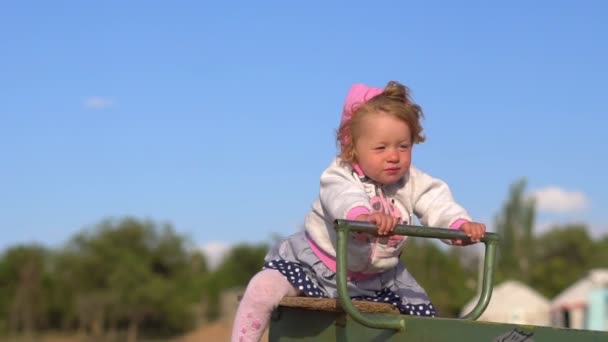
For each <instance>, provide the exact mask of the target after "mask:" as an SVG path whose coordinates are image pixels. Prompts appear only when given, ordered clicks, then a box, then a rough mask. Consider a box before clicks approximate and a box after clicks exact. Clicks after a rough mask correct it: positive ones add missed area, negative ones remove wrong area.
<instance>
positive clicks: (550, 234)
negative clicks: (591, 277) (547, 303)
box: [530, 224, 605, 298]
mask: <svg viewBox="0 0 608 342" xmlns="http://www.w3.org/2000/svg"><path fill="white" fill-rule="evenodd" d="M534 246H535V248H534V263H533V267H532V273H531V279H530V283H531V284H534V287H535V288H536V289H537V290H538V291H540V292H541V293H542V294H544V295H545V296H547V297H548V298H552V297H554V296H555V295H557V294H558V293H559V292H561V291H563V290H564V289H565V288H566V287H568V286H570V285H572V283H574V282H575V281H577V280H579V279H580V278H582V277H584V276H585V273H587V271H588V270H589V269H590V268H592V266H593V261H594V255H595V251H596V245H595V244H594V242H593V240H592V239H591V237H590V236H589V233H588V232H587V228H586V227H585V226H584V225H580V224H573V225H565V226H557V227H553V228H552V229H550V230H548V231H547V232H546V233H544V234H542V235H541V236H539V237H538V238H537V240H536V243H535V245H534ZM604 265H605V264H604Z"/></svg>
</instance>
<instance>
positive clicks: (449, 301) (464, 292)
mask: <svg viewBox="0 0 608 342" xmlns="http://www.w3.org/2000/svg"><path fill="white" fill-rule="evenodd" d="M447 248H448V250H447V251H446V250H442V249H441V248H439V247H438V246H437V244H436V243H435V242H432V241H430V240H428V239H426V240H425V239H418V238H410V241H408V243H407V245H406V247H405V249H404V250H403V254H402V256H401V258H402V260H403V262H404V264H405V265H406V267H407V269H408V271H410V273H412V275H413V276H414V277H415V278H416V280H417V281H418V283H419V284H420V285H421V286H422V287H423V288H424V289H425V290H426V291H427V294H428V295H429V297H430V298H431V301H432V303H433V305H435V307H436V308H437V311H438V314H439V315H440V316H444V317H457V316H458V313H459V312H460V310H461V308H462V306H463V305H464V304H465V303H466V301H468V300H469V299H470V298H471V297H472V296H473V295H474V294H475V288H474V287H471V286H467V284H471V282H473V283H474V279H475V273H471V272H467V271H466V270H465V269H464V268H463V267H462V264H461V262H460V260H461V253H462V247H447ZM465 248H469V247H465Z"/></svg>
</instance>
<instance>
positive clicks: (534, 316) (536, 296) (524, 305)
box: [461, 280, 551, 326]
mask: <svg viewBox="0 0 608 342" xmlns="http://www.w3.org/2000/svg"><path fill="white" fill-rule="evenodd" d="M477 298H478V297H476V298H474V299H473V300H471V301H470V302H468V303H467V304H466V305H465V306H464V308H463V309H462V312H461V316H462V315H465V314H467V313H469V312H471V310H473V308H474V307H475V304H477ZM549 312H550V301H549V300H548V299H547V298H545V297H544V296H543V295H541V294H540V293H538V292H537V291H535V290H534V289H532V288H530V287H529V286H527V285H525V284H523V283H521V282H518V281H514V280H510V281H506V282H504V283H501V284H500V285H497V286H495V287H494V289H493V291H492V297H491V299H490V303H489V304H488V307H487V308H486V310H485V311H484V313H483V314H482V315H481V317H479V319H478V320H479V321H487V322H499V323H513V324H530V325H540V326H550V324H551V319H550V314H549Z"/></svg>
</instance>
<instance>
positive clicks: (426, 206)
mask: <svg viewBox="0 0 608 342" xmlns="http://www.w3.org/2000/svg"><path fill="white" fill-rule="evenodd" d="M421 119H422V111H421V109H420V107H419V106H418V105H417V104H415V103H413V102H412V101H411V99H410V96H409V94H408V89H407V88H406V87H404V86H403V85H401V84H399V83H397V82H389V83H388V85H387V86H386V87H385V88H384V89H379V88H372V87H368V86H365V85H362V84H356V85H354V86H353V87H351V89H350V90H349V92H348V95H347V97H346V101H345V104H344V110H343V112H342V120H341V123H340V128H339V129H338V134H337V139H338V142H339V145H340V153H339V156H338V157H336V158H335V159H334V160H333V161H332V163H331V164H330V165H329V167H328V168H327V169H326V170H325V171H324V172H323V174H322V175H321V188H320V194H319V197H318V198H317V200H316V201H315V202H314V203H313V205H312V210H311V212H310V213H309V214H308V216H307V217H306V220H305V227H306V229H305V231H304V232H301V233H297V234H295V235H292V236H290V237H288V238H286V239H285V240H283V241H282V242H280V243H279V244H278V245H277V246H275V247H274V248H273V249H272V250H271V251H270V252H269V253H268V255H267V256H266V258H265V261H266V262H265V264H264V269H263V270H262V271H260V272H259V273H258V274H256V275H255V276H254V277H253V278H252V279H251V281H250V282H249V285H248V286H247V289H246V291H245V295H244V296H243V299H242V301H241V303H240V305H239V308H238V310H237V314H236V317H235V321H234V326H233V330H232V341H239V342H244V341H258V340H259V339H260V337H261V336H262V333H263V332H264V330H265V328H266V326H267V325H268V320H269V317H270V313H271V312H272V310H273V309H274V308H275V307H276V306H277V305H278V303H279V301H280V300H281V299H282V298H283V297H285V296H298V295H303V296H309V297H329V298H336V297H338V291H337V288H336V259H335V257H336V249H335V246H336V233H335V231H334V220H335V219H349V220H359V221H367V222H370V223H373V224H375V225H376V227H377V228H378V235H377V236H376V235H369V234H365V233H355V234H352V240H351V241H350V242H349V250H348V267H347V268H348V291H349V295H350V296H351V297H352V298H357V299H365V300H372V301H382V302H389V303H392V304H393V305H394V306H396V307H397V308H398V309H399V311H400V312H401V313H402V314H405V315H419V316H434V315H435V308H434V307H433V305H432V304H431V302H430V300H429V298H428V296H427V294H426V293H425V291H424V289H422V288H421V287H420V285H418V283H417V282H416V280H414V278H413V277H412V275H411V274H410V273H409V272H408V271H407V269H406V268H405V266H404V265H403V264H402V263H400V262H399V256H400V254H401V250H402V249H403V247H404V244H405V240H406V237H404V236H400V235H391V231H392V230H393V229H394V228H395V226H396V225H397V224H413V222H412V219H413V215H416V216H417V217H418V219H419V220H420V222H421V223H422V224H423V225H425V226H431V227H450V228H453V229H460V230H462V231H464V232H465V233H466V234H467V235H468V236H469V237H470V238H471V239H470V240H471V242H473V243H475V242H479V241H480V239H481V238H482V237H483V236H484V233H485V225H483V224H481V223H475V222H471V219H470V218H469V216H468V214H467V212H466V211H465V210H464V209H463V208H462V207H461V206H460V205H458V204H457V203H456V202H455V201H454V199H453V197H452V194H451V193H450V190H449V188H448V186H447V185H446V184H445V183H444V182H442V181H441V180H439V179H436V178H433V177H431V176H429V175H427V174H425V173H424V172H422V171H420V170H419V169H417V168H415V167H414V166H412V165H411V157H412V147H413V145H414V144H416V143H420V142H423V141H424V139H425V138H424V136H423V135H422V126H421V124H420V120H421ZM458 244H461V243H458Z"/></svg>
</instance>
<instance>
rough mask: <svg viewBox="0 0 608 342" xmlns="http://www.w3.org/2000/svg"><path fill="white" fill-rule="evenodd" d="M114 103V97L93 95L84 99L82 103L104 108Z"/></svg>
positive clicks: (88, 106) (95, 107) (86, 105)
mask: <svg viewBox="0 0 608 342" xmlns="http://www.w3.org/2000/svg"><path fill="white" fill-rule="evenodd" d="M113 103H114V101H112V99H110V98H107V97H101V96H91V97H88V98H86V99H84V101H83V102H82V105H83V106H85V107H86V108H92V109H103V108H106V107H109V106H111V105H112V104H113Z"/></svg>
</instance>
